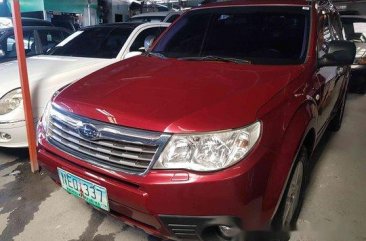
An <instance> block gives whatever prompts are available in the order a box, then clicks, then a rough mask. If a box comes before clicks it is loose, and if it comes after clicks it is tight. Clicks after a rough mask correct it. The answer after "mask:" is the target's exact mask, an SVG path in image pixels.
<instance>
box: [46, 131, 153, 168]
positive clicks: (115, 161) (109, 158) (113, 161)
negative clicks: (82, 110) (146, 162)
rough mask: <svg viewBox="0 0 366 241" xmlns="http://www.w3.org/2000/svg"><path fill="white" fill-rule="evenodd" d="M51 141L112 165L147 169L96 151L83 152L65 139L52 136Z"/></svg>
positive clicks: (83, 149)
mask: <svg viewBox="0 0 366 241" xmlns="http://www.w3.org/2000/svg"><path fill="white" fill-rule="evenodd" d="M51 138H52V139H53V140H55V141H57V142H59V143H61V144H62V145H65V146H67V147H69V148H71V149H73V150H75V151H78V152H81V153H83V154H86V155H89V156H94V157H96V158H100V159H102V160H104V161H109V162H112V163H115V164H121V165H125V166H129V167H140V168H147V166H142V165H138V164H136V163H135V162H126V161H121V160H120V161H117V160H115V159H113V158H111V157H110V156H108V155H103V154H101V153H99V152H96V151H92V150H85V147H84V148H83V147H82V146H79V145H76V144H74V143H73V142H71V141H68V140H66V139H63V138H62V137H61V138H62V139H61V138H60V137H58V136H55V135H54V136H52V137H51Z"/></svg>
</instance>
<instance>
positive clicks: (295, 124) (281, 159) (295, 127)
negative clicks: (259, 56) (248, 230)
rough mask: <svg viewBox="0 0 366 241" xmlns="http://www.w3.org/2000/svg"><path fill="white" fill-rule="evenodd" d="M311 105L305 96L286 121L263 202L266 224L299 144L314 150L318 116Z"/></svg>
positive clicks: (297, 151)
mask: <svg viewBox="0 0 366 241" xmlns="http://www.w3.org/2000/svg"><path fill="white" fill-rule="evenodd" d="M314 107H316V103H314V101H313V100H311V99H306V100H305V101H304V102H303V103H302V104H301V105H300V106H299V107H298V108H297V110H296V111H295V112H294V114H293V115H292V116H291V117H290V118H289V119H288V120H287V121H286V120H285V123H286V124H285V126H286V131H285V134H284V136H283V138H282V139H281V146H280V148H279V149H280V151H278V154H277V157H276V158H275V160H274V162H273V164H272V167H271V171H270V174H269V176H268V182H267V188H266V191H265V193H264V196H263V202H262V209H263V211H264V215H269V216H270V221H269V223H268V226H269V227H271V225H272V221H273V219H274V217H275V215H276V213H277V210H278V208H279V206H280V203H281V200H282V197H283V195H284V192H285V190H286V187H287V183H288V179H289V177H290V174H291V171H292V169H293V164H294V161H295V160H296V158H297V156H298V153H299V151H300V150H301V147H302V146H303V145H305V146H306V148H307V150H308V155H309V156H310V155H311V153H312V152H313V150H314V147H315V143H316V123H317V116H318V113H317V111H316V108H314ZM266 211H268V212H266ZM267 217H268V216H267Z"/></svg>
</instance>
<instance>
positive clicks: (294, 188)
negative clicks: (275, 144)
mask: <svg viewBox="0 0 366 241" xmlns="http://www.w3.org/2000/svg"><path fill="white" fill-rule="evenodd" d="M308 170H309V154H308V151H307V148H306V147H305V146H303V147H301V149H300V151H299V153H298V155H297V157H296V160H295V162H294V166H293V168H292V171H291V175H290V178H289V180H288V182H287V187H286V191H285V192H284V194H283V196H282V200H281V203H280V206H279V209H278V210H277V213H276V215H275V218H274V220H273V228H274V229H275V230H280V231H290V230H294V229H295V228H296V222H297V219H298V217H299V214H300V211H301V207H302V203H303V199H304V193H305V190H306V186H307V179H308Z"/></svg>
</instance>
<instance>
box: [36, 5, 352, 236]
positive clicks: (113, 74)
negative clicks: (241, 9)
mask: <svg viewBox="0 0 366 241" xmlns="http://www.w3.org/2000/svg"><path fill="white" fill-rule="evenodd" d="M256 2H257V1H256ZM271 2H272V1H271ZM288 2H291V3H294V4H298V3H300V2H301V3H302V4H305V1H288ZM248 3H249V2H248ZM275 3H277V2H275ZM225 4H226V3H220V4H219V5H225ZM312 18H313V21H312V32H311V39H310V43H309V50H308V54H307V58H306V61H305V63H304V64H303V65H298V66H295V65H292V66H257V65H236V64H231V63H214V62H189V61H179V60H172V59H166V60H162V59H158V58H155V57H143V56H141V57H136V58H131V59H129V60H126V61H122V62H120V63H116V64H114V65H112V66H109V67H107V68H104V69H102V70H100V71H98V72H96V73H94V74H92V75H90V76H88V77H86V78H84V79H82V80H80V81H78V82H77V83H74V84H73V85H71V86H69V87H68V88H66V89H64V90H63V91H62V92H61V94H59V95H58V96H57V97H56V98H55V99H54V100H53V101H54V103H56V104H57V105H59V106H61V107H62V108H64V109H66V110H68V111H71V112H74V113H76V114H78V115H82V116H86V117H88V118H92V119H96V120H100V121H104V122H113V123H115V124H117V125H123V126H128V127H133V128H138V129H146V130H154V131H161V132H171V133H186V132H205V131H217V130H224V129H233V128H238V127H242V126H246V125H248V124H251V123H253V122H254V121H256V120H260V121H261V122H262V125H263V130H262V135H261V137H260V140H259V142H258V143H257V145H256V146H255V148H254V149H253V150H252V151H251V153H250V154H249V155H247V156H246V157H245V159H244V160H242V161H241V162H239V163H237V164H236V165H234V166H232V167H230V168H228V169H225V170H222V171H218V172H213V173H197V172H190V171H185V170H174V171H169V170H167V171H150V172H149V173H148V174H147V175H146V176H136V175H129V174H126V173H119V172H112V171H108V170H106V169H102V168H99V167H96V166H93V165H91V164H88V163H86V162H83V161H82V160H78V159H76V158H74V157H72V156H70V155H68V154H65V153H64V152H61V151H59V150H58V149H56V148H54V147H53V146H51V145H50V144H49V143H47V140H45V138H44V136H43V135H41V136H40V138H39V159H40V160H41V163H42V165H43V166H44V167H45V168H46V169H48V170H49V171H50V172H51V173H53V174H52V176H53V177H54V178H55V179H56V180H57V175H56V169H57V167H61V168H63V169H65V170H66V171H69V172H71V173H74V174H75V175H78V176H80V177H82V178H84V179H87V180H90V181H92V182H95V183H97V184H99V185H101V186H104V187H106V188H107V190H108V195H109V198H110V202H111V209H112V211H113V213H114V214H116V213H117V214H118V215H120V217H121V218H122V219H123V220H128V222H129V223H132V224H133V225H137V226H139V227H141V228H143V229H144V230H146V231H147V232H149V233H153V234H155V235H162V236H169V235H170V234H169V233H167V231H166V229H165V227H163V226H162V224H161V223H160V221H159V218H158V215H182V216H220V215H225V216H227V215H228V216H235V217H239V218H241V220H242V222H243V227H242V228H243V229H245V230H264V229H268V228H269V226H270V222H271V219H272V216H273V215H274V213H275V211H276V207H277V205H278V203H279V200H280V198H281V193H282V191H283V190H284V187H285V184H286V179H287V177H288V175H289V172H290V169H291V166H292V163H293V160H294V159H295V156H296V153H297V151H298V150H299V147H300V146H301V144H302V142H303V140H304V138H305V137H306V136H307V135H308V134H309V133H310V134H309V136H310V135H311V137H313V138H314V140H313V141H314V143H317V141H318V140H319V139H320V137H321V135H322V133H323V131H324V129H325V127H326V126H327V124H328V123H329V120H330V117H331V115H330V113H331V111H332V110H334V109H335V108H336V107H337V106H338V104H339V103H340V99H341V96H343V93H345V89H346V88H345V86H346V84H347V81H348V76H347V74H348V71H346V77H344V76H341V77H339V78H335V77H334V78H333V79H332V80H331V81H325V79H326V78H328V77H329V76H326V74H324V72H323V71H322V69H319V70H317V68H316V62H317V60H316V42H317V29H318V22H317V19H318V16H317V14H316V11H313V15H312ZM330 85H332V86H331V87H332V88H331V90H332V91H329V87H330ZM317 94H320V95H321V96H320V97H321V98H320V99H319V100H316V95H317ZM107 113H108V114H107ZM313 147H314V146H310V149H311V148H313ZM310 151H312V149H311V150H310Z"/></svg>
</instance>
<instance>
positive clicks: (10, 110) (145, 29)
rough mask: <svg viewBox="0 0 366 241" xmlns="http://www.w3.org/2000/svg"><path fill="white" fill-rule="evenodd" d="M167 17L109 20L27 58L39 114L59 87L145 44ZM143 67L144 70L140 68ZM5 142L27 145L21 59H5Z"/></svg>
mask: <svg viewBox="0 0 366 241" xmlns="http://www.w3.org/2000/svg"><path fill="white" fill-rule="evenodd" d="M168 26H169V24H168V23H147V24H142V25H139V24H133V23H121V24H106V25H97V26H93V27H87V28H85V29H82V30H80V31H77V32H75V33H74V34H72V35H71V36H69V37H68V38H66V39H65V40H64V41H63V42H61V43H59V44H58V45H57V46H56V47H54V48H53V49H52V50H51V51H49V53H48V55H40V56H35V57H31V58H27V66H28V74H29V84H30V88H31V97H32V105H33V113H34V116H35V118H36V120H35V121H37V120H38V118H39V117H40V116H41V113H42V111H43V109H44V107H45V106H46V103H47V102H48V101H49V99H50V98H51V96H52V94H53V93H54V92H55V91H56V90H58V89H59V88H61V87H63V86H65V85H67V84H69V83H71V82H74V81H76V80H79V79H80V78H82V77H84V76H86V75H88V74H90V73H92V72H94V71H96V70H98V69H100V68H103V67H105V66H107V65H110V64H112V63H115V62H118V61H120V60H123V59H126V58H128V57H131V56H135V55H137V54H141V53H142V52H143V51H144V50H143V48H144V42H145V39H147V40H148V41H151V39H152V38H153V37H152V36H154V37H157V36H158V35H159V34H160V33H161V32H162V31H164V30H165V28H166V27H168ZM141 71H143V70H141ZM0 76H6V78H3V77H2V78H1V81H0V147H26V146H27V140H26V131H25V121H24V110H23V105H22V96H21V94H20V92H21V91H20V82H19V73H18V63H17V61H11V62H8V63H3V64H0Z"/></svg>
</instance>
